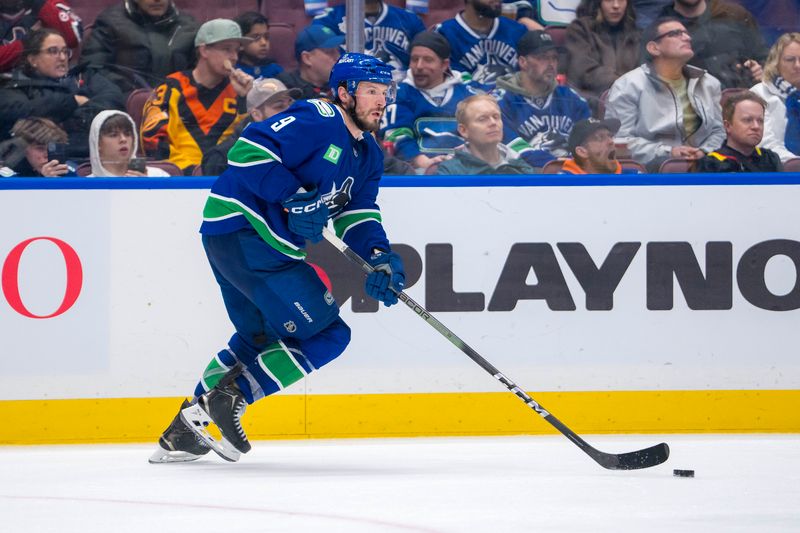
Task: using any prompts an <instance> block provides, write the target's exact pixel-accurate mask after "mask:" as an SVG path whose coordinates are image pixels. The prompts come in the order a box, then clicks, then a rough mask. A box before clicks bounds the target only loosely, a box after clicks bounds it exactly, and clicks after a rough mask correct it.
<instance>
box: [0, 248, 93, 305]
mask: <svg viewBox="0 0 800 533" xmlns="http://www.w3.org/2000/svg"><path fill="white" fill-rule="evenodd" d="M39 240H44V241H50V242H52V243H53V244H55V245H56V246H58V249H59V250H61V254H62V255H63V256H64V262H65V264H66V266H67V287H66V289H65V291H64V299H63V300H62V301H61V305H59V306H58V309H56V310H55V311H54V312H53V313H51V314H49V315H34V314H33V313H31V312H30V311H28V309H27V308H26V307H25V304H24V303H22V297H21V296H20V294H19V262H20V259H22V253H23V252H24V251H25V248H27V247H28V245H29V244H30V243H32V242H34V241H39ZM0 284H1V286H2V288H3V293H4V294H5V295H6V300H8V304H9V305H10V306H11V308H12V309H14V311H16V312H17V313H19V314H21V315H22V316H26V317H28V318H53V317H55V316H58V315H61V314H63V313H65V312H66V311H67V310H68V309H69V308H70V307H72V306H73V305H74V304H75V302H76V301H77V299H78V296H80V294H81V288H82V287H83V268H82V267H81V260H80V258H79V257H78V254H77V253H76V252H75V250H74V249H73V248H72V247H71V246H70V245H69V244H67V243H65V242H64V241H62V240H61V239H56V238H55V237H33V238H31V239H28V240H26V241H22V242H21V243H19V244H18V245H16V246H15V247H14V248H13V249H12V250H11V252H10V253H9V254H8V257H7V258H6V261H5V263H3V273H2V279H0Z"/></svg>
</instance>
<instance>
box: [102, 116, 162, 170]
mask: <svg viewBox="0 0 800 533" xmlns="http://www.w3.org/2000/svg"><path fill="white" fill-rule="evenodd" d="M136 138H137V134H136V124H135V123H134V122H133V119H132V118H131V116H130V115H128V114H127V113H123V112H122V111H101V112H100V113H98V114H97V116H96V117H94V120H93V121H92V128H91V131H90V132H89V160H90V161H91V164H92V173H91V174H89V177H90V178H106V177H117V176H129V177H151V178H154V177H167V176H169V174H168V173H167V172H166V171H164V170H162V169H160V168H157V167H151V166H144V168H141V169H139V168H135V167H134V165H132V164H131V161H132V160H133V158H134V157H135V156H136V152H137V151H138V149H139V142H138V141H137V139H136Z"/></svg>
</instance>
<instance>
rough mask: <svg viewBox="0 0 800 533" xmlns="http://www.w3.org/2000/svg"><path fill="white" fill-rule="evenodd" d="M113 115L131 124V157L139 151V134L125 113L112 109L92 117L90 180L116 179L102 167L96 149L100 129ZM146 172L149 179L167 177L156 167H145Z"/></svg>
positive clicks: (98, 152) (90, 130)
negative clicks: (122, 116)
mask: <svg viewBox="0 0 800 533" xmlns="http://www.w3.org/2000/svg"><path fill="white" fill-rule="evenodd" d="M115 115H124V116H125V117H126V118H127V119H128V120H129V121H130V122H131V127H132V128H133V146H131V156H132V157H135V156H136V153H137V152H138V150H139V139H138V137H139V133H138V132H137V131H136V123H135V122H134V121H133V119H132V118H131V116H130V115H129V114H127V113H123V112H122V111H116V110H113V109H112V110H108V111H101V112H100V113H98V114H97V116H96V117H94V120H92V126H91V128H90V129H89V160H90V161H91V163H92V173H91V174H89V176H88V177H90V178H106V177H117V176H116V174H114V173H112V172H111V171H109V170H107V169H106V168H105V167H104V166H103V164H102V162H101V161H100V149H99V148H98V143H99V142H100V128H102V127H103V124H104V123H105V121H106V120H108V119H110V118H111V117H113V116H115ZM146 171H147V176H148V177H151V178H158V177H167V176H169V174H168V173H167V172H166V171H164V170H162V169H160V168H156V167H146Z"/></svg>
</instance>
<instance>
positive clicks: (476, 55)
mask: <svg viewBox="0 0 800 533" xmlns="http://www.w3.org/2000/svg"><path fill="white" fill-rule="evenodd" d="M501 11H502V2H501V0H466V7H465V8H464V11H462V12H461V13H459V14H457V15H456V16H455V18H452V19H448V20H445V21H444V22H442V23H441V24H439V25H437V26H436V31H438V32H439V33H441V34H442V35H444V36H445V38H446V39H447V41H448V42H449V43H450V47H451V48H452V53H451V55H450V64H451V66H452V67H453V68H454V69H455V70H457V71H459V72H463V73H465V74H468V75H469V76H470V77H471V78H472V80H473V81H475V82H477V83H481V84H483V85H489V86H494V84H495V82H496V81H497V78H498V77H499V76H502V75H503V74H507V73H509V72H514V71H515V70H516V68H517V50H516V47H517V41H518V40H519V39H520V37H522V36H523V35H524V34H525V32H526V31H527V30H526V28H525V26H523V25H522V24H520V23H519V22H515V21H513V20H511V19H509V18H506V17H501V16H500V13H501Z"/></svg>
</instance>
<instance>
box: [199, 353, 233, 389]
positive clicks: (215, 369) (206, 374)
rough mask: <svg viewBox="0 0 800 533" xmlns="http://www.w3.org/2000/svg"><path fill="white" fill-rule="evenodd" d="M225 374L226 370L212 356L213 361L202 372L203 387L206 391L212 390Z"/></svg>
mask: <svg viewBox="0 0 800 533" xmlns="http://www.w3.org/2000/svg"><path fill="white" fill-rule="evenodd" d="M227 372H228V369H227V368H226V367H224V366H222V364H221V363H220V362H219V360H218V359H217V357H216V356H214V359H212V360H211V362H210V363H208V366H207V367H206V369H205V370H203V377H202V380H203V386H204V387H205V388H206V390H207V391H208V390H211V389H213V388H214V387H216V385H217V383H219V380H221V379H222V376H224V375H225V374H226V373H227Z"/></svg>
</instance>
